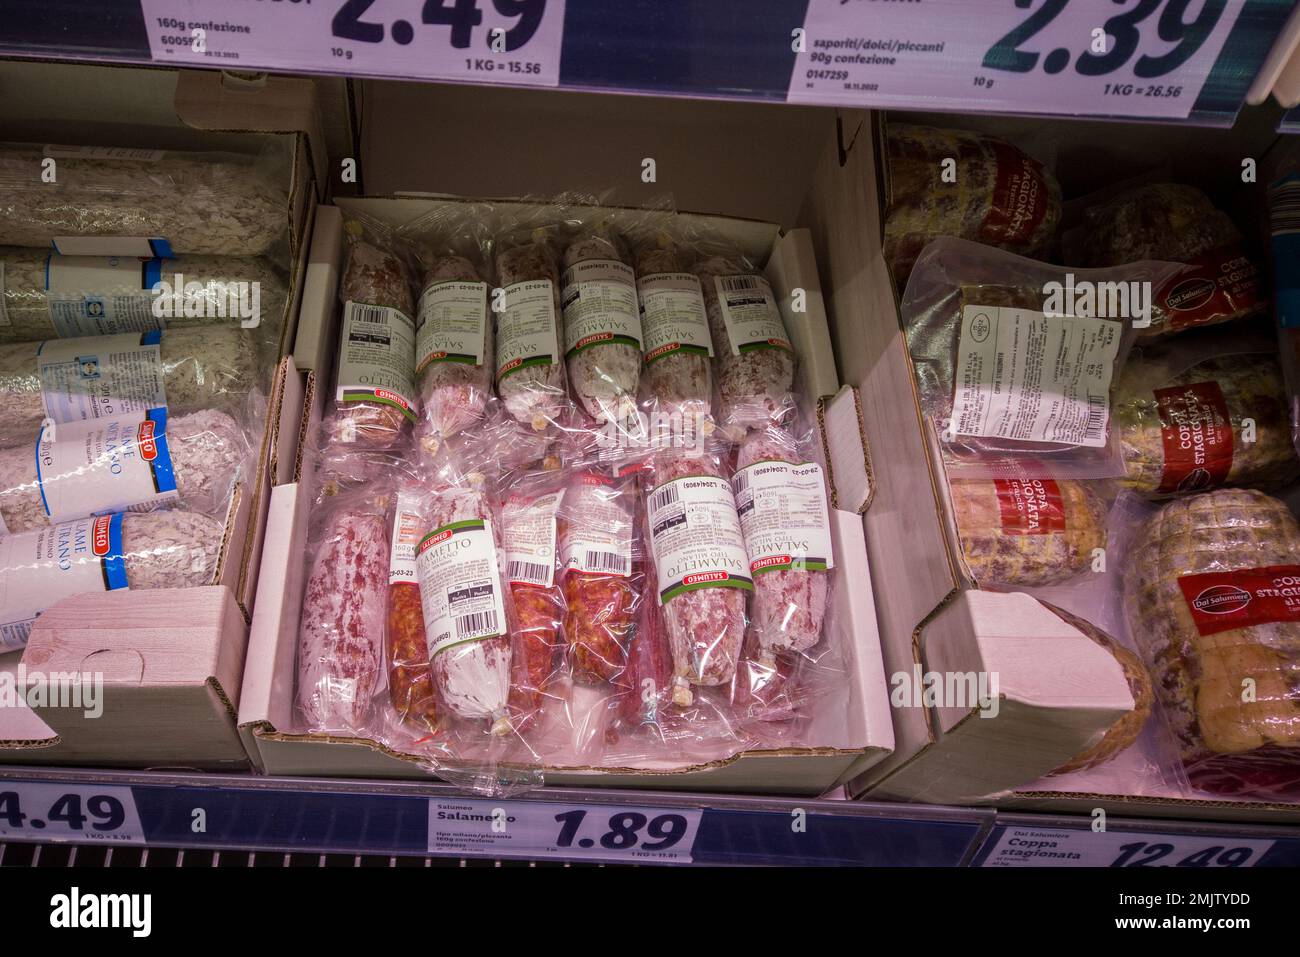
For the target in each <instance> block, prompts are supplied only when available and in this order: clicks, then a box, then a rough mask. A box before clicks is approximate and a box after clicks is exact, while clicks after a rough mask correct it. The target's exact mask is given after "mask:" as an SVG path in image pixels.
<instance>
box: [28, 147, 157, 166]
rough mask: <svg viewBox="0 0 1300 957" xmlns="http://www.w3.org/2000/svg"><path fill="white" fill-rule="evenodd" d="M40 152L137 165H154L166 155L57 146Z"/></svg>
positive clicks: (152, 151) (150, 152) (57, 155)
mask: <svg viewBox="0 0 1300 957" xmlns="http://www.w3.org/2000/svg"><path fill="white" fill-rule="evenodd" d="M42 152H43V153H44V154H45V155H46V156H53V157H55V158H56V159H109V160H132V161H134V162H137V163H156V162H158V160H160V159H162V158H163V157H164V156H166V155H167V153H166V151H165V150H140V149H127V148H124V147H120V146H58V145H55V144H53V143H47V144H45V148H44V150H42Z"/></svg>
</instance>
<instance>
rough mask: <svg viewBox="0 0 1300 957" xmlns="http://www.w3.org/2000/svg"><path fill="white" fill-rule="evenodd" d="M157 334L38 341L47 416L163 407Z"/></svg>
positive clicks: (75, 418) (60, 418)
mask: <svg viewBox="0 0 1300 957" xmlns="http://www.w3.org/2000/svg"><path fill="white" fill-rule="evenodd" d="M161 337H162V333H160V332H158V331H157V330H154V331H152V332H145V333H140V334H131V333H128V334H124V335H117V336H92V337H89V338H84V339H47V340H46V341H44V342H42V343H41V344H40V345H39V346H38V347H37V350H36V370H37V375H38V376H39V377H40V380H41V391H42V399H43V401H44V403H45V415H46V417H47V418H49V419H50V421H52V422H55V423H57V424H62V423H64V422H85V421H88V420H90V419H103V418H108V417H110V416H123V415H135V414H139V415H143V414H144V413H146V412H148V411H149V410H150V409H160V408H164V407H166V405H167V395H166V393H165V392H164V389H163V365H162V355H161V353H160V350H159V343H160V342H161V341H162V338H161Z"/></svg>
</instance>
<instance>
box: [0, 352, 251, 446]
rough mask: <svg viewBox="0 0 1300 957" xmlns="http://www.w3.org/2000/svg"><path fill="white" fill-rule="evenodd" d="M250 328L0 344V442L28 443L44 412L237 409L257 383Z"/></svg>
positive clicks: (67, 416)
mask: <svg viewBox="0 0 1300 957" xmlns="http://www.w3.org/2000/svg"><path fill="white" fill-rule="evenodd" d="M254 332H255V330H245V329H239V328H235V327H229V326H195V327H191V328H187V329H171V330H167V331H164V332H158V331H157V330H154V331H152V332H144V333H125V334H122V335H117V336H92V337H87V338H82V339H50V340H46V341H45V342H40V343H36V342H23V343H10V344H4V345H0V397H2V398H3V401H4V406H5V416H4V419H3V421H0V447H2V446H15V445H22V444H26V443H28V442H30V443H32V444H33V445H34V444H35V442H36V436H37V433H38V432H39V431H40V429H41V426H42V424H47V420H48V422H53V423H54V424H55V425H56V426H57V425H62V424H64V423H68V422H84V421H88V420H90V419H101V418H108V417H120V416H124V415H133V414H143V413H145V412H147V411H148V410H150V409H155V408H161V407H164V406H166V407H167V408H168V409H169V410H170V411H171V413H173V414H181V413H184V412H194V411H198V410H200V409H212V408H223V407H224V408H227V409H238V408H239V407H240V406H241V405H242V402H243V401H244V400H245V399H246V397H247V395H248V394H249V392H250V391H252V390H253V389H254V388H255V387H256V386H257V385H258V382H257V375H258V367H257V354H256V351H255V347H256V345H257V342H258V340H257V339H256V337H255V336H254V334H253V333H254Z"/></svg>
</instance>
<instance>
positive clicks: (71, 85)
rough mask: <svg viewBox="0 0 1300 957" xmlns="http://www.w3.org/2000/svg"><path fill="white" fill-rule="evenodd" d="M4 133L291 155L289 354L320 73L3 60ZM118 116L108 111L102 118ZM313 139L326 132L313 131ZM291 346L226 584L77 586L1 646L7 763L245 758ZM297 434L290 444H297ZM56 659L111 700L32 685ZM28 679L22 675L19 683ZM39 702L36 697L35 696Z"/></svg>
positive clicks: (237, 509)
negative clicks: (97, 590) (253, 77)
mask: <svg viewBox="0 0 1300 957" xmlns="http://www.w3.org/2000/svg"><path fill="white" fill-rule="evenodd" d="M0 92H3V93H4V97H3V99H4V103H5V105H4V107H3V108H0V115H3V116H4V118H5V136H6V138H7V139H12V140H16V141H24V140H26V141H34V142H56V143H70V144H77V145H83V144H84V145H112V146H123V145H126V146H141V147H149V148H167V149H182V150H200V151H213V150H218V151H235V152H258V151H260V150H262V149H265V148H266V147H267V144H268V143H269V144H274V147H273V148H278V149H280V150H281V151H282V152H283V155H284V156H285V158H286V163H287V174H288V180H287V186H288V202H287V204H286V207H285V230H284V235H285V237H286V246H287V248H286V249H285V250H283V258H285V259H286V260H287V261H288V262H289V264H290V267H291V271H290V276H289V295H288V296H287V297H286V300H287V301H286V305H285V312H284V315H283V316H282V317H279V318H280V320H281V338H280V344H279V348H278V349H277V353H278V354H280V355H283V354H284V353H285V351H286V343H288V342H291V341H292V337H293V335H294V331H295V320H296V316H297V310H298V299H299V296H300V295H301V288H302V279H303V274H304V272H305V268H304V267H305V254H306V244H305V242H304V239H305V237H306V235H307V234H308V231H309V229H310V226H311V221H312V216H313V213H314V209H315V204H316V200H317V198H318V197H317V189H318V183H319V182H320V179H321V176H322V175H323V174H324V171H325V166H324V162H325V151H324V148H323V146H322V145H321V140H320V134H319V117H318V115H317V110H316V106H315V96H314V87H313V86H312V83H311V81H309V80H295V79H289V78H267V79H266V80H265V81H262V82H253V83H248V82H247V81H237V80H234V79H233V78H231V77H227V76H224V75H222V74H219V73H212V72H207V71H187V72H177V71H166V70H152V69H149V70H134V69H126V68H118V67H94V66H81V65H68V64H44V63H5V64H0ZM106 118H111V119H106ZM313 144H315V145H313ZM290 369H291V363H290V360H288V359H287V358H285V359H282V360H280V361H279V362H278V363H277V365H276V368H275V369H273V370H271V375H270V377H269V378H270V393H269V395H268V417H267V427H266V428H265V429H264V434H263V437H262V440H261V446H260V448H259V450H258V456H257V459H256V465H255V468H254V469H253V470H252V472H251V474H249V475H248V476H247V478H246V480H244V481H242V482H241V483H240V484H239V485H238V486H237V488H236V490H235V494H234V496H233V499H232V502H231V507H230V512H229V514H228V516H227V521H226V529H225V538H224V540H223V542H222V547H221V552H220V556H219V573H218V576H217V584H216V585H214V586H210V587H204V588H187V589H169V590H166V591H161V592H150V591H130V592H126V593H117V592H113V593H102V594H94V595H80V596H76V597H74V598H70V599H67V600H65V601H62V602H59V603H58V604H56V605H55V606H53V607H52V608H50V609H49V610H48V611H47V612H46V613H45V614H43V615H42V616H41V619H40V621H39V622H38V623H37V624H36V626H35V627H34V628H33V631H32V635H31V639H30V641H29V643H28V646H27V648H26V649H25V650H24V651H23V652H21V653H12V654H8V655H3V656H0V695H2V694H3V693H5V692H9V693H10V694H11V695H12V693H13V692H14V691H15V690H18V691H22V692H23V694H22V695H21V696H20V697H18V698H17V700H6V701H5V702H4V703H5V704H6V705H9V706H4V707H0V762H8V763H14V762H18V763H27V764H38V763H40V764H98V765H117V766H130V767H149V766H169V767H176V766H184V767H198V768H219V769H225V768H238V767H247V765H248V760H247V755H246V753H245V752H244V749H243V746H242V744H241V742H240V739H239V736H238V733H237V731H236V728H235V715H236V711H237V708H238V701H239V688H240V680H241V677H242V671H243V659H244V652H245V648H246V644H247V635H248V622H249V619H250V617H251V613H252V605H253V598H254V595H255V593H256V588H257V573H258V567H259V559H260V556H261V553H262V536H263V532H264V527H265V514H266V509H267V504H268V500H269V498H270V491H271V485H272V481H273V478H274V475H275V470H276V469H277V468H279V467H280V464H279V463H280V455H281V454H282V453H281V449H280V448H279V442H280V436H279V433H278V431H277V428H276V427H277V425H278V423H279V421H280V411H281V408H282V405H283V404H284V403H285V402H286V401H287V402H288V403H289V405H290V406H291V408H292V409H293V410H294V413H291V414H296V410H297V409H299V408H301V397H300V396H298V395H297V393H296V392H295V389H296V388H297V386H298V385H299V383H298V380H297V379H295V378H291V377H290V375H289V371H290ZM296 439H297V436H296V435H295V436H294V442H293V445H294V448H295V449H296V444H297V443H296ZM53 672H64V673H80V672H86V673H94V674H97V675H99V676H100V677H101V679H102V691H101V694H100V699H99V703H100V704H101V705H102V713H100V714H96V715H93V716H88V713H87V710H86V709H84V708H79V707H61V706H57V705H58V704H59V702H50V701H47V700H44V699H42V698H41V697H40V696H39V695H38V694H36V693H35V692H36V691H37V690H38V687H39V686H40V684H41V682H43V681H44V680H45V678H46V676H48V675H50V674H51V673H53ZM20 686H21V687H20ZM29 701H30V702H31V703H33V704H34V705H35V706H36V707H35V708H34V710H33V709H32V708H29V707H27V704H28V702H29Z"/></svg>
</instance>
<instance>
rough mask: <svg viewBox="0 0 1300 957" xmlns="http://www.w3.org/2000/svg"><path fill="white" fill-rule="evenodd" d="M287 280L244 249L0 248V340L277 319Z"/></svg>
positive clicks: (108, 333) (282, 302)
mask: <svg viewBox="0 0 1300 957" xmlns="http://www.w3.org/2000/svg"><path fill="white" fill-rule="evenodd" d="M286 297H287V289H286V284H285V279H284V277H283V275H282V274H281V273H280V271H279V270H278V269H277V268H276V267H275V266H274V265H273V264H272V263H271V261H270V260H269V259H256V258H253V257H249V256H181V257H179V258H166V259H165V258H162V257H160V256H150V257H135V256H60V255H58V254H57V253H54V252H51V251H50V250H49V249H29V248H27V247H24V246H3V247H0V300H2V304H0V339H6V340H15V341H17V340H33V339H53V338H76V337H80V336H100V335H114V334H117V333H122V332H146V331H148V330H150V329H164V328H170V329H176V328H180V327H182V326H194V325H207V324H231V325H245V326H246V327H248V326H253V325H257V324H260V323H262V322H266V323H274V324H277V325H278V324H279V322H280V321H281V318H282V316H283V314H284V307H285V300H286Z"/></svg>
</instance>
